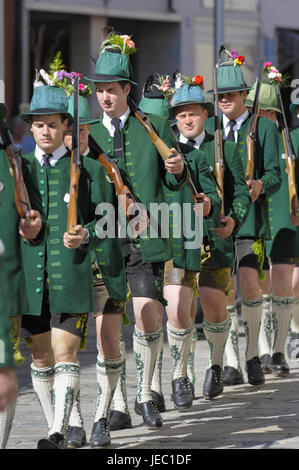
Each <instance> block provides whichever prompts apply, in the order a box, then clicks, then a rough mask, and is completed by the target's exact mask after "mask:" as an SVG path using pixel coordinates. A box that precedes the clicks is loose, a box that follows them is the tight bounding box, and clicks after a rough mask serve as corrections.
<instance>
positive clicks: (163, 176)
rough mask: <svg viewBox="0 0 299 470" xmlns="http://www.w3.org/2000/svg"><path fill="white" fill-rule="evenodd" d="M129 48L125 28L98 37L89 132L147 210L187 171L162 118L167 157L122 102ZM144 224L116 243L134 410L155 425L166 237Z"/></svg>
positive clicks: (102, 362) (116, 326) (96, 439)
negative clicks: (98, 112)
mask: <svg viewBox="0 0 299 470" xmlns="http://www.w3.org/2000/svg"><path fill="white" fill-rule="evenodd" d="M134 50H135V45H134V43H133V41H131V39H130V38H129V37H128V36H118V35H112V36H110V37H108V38H107V39H106V40H105V41H103V43H102V47H101V51H100V56H99V58H98V61H97V63H96V67H95V76H94V77H92V78H90V80H92V81H93V82H95V85H96V94H97V99H98V102H99V105H100V107H101V109H102V110H103V118H102V119H101V122H100V123H99V124H97V125H95V126H93V128H92V131H91V134H92V136H93V137H94V138H95V140H96V141H98V142H99V145H100V146H101V147H102V149H103V150H104V152H105V153H106V154H107V155H108V156H111V157H113V158H115V161H116V162H117V164H118V167H119V169H120V171H121V174H122V176H123V179H124V182H125V184H126V185H127V186H128V187H129V188H130V189H131V191H132V194H133V196H134V198H135V199H136V200H137V201H138V202H140V203H142V204H143V205H144V207H145V208H146V210H147V212H148V214H150V213H151V208H152V207H153V206H152V204H154V205H155V207H156V205H159V204H160V203H161V202H163V201H164V191H165V189H164V188H165V186H164V185H168V186H170V187H172V188H173V189H176V188H177V189H179V188H181V187H182V186H183V185H184V184H185V183H186V176H187V171H186V169H185V166H184V162H183V160H182V158H181V157H180V156H179V155H178V154H177V152H176V150H175V149H174V148H173V147H174V146H175V143H174V139H173V137H172V133H171V128H170V126H169V123H168V122H167V120H166V119H163V118H160V117H158V116H151V121H152V124H153V126H154V128H155V130H156V132H157V133H158V135H159V136H160V137H161V138H162V140H164V142H165V143H166V144H167V145H168V147H169V148H170V149H172V150H171V154H172V155H173V157H172V158H168V159H167V160H166V161H165V163H164V162H163V160H162V158H161V157H160V155H159V154H158V152H157V150H156V149H155V147H154V146H153V144H152V143H151V141H150V138H149V136H148V134H147V132H146V131H145V129H144V128H143V126H142V125H141V123H140V122H139V121H138V119H137V118H136V117H135V116H134V115H133V114H132V113H131V111H130V108H129V107H128V104H127V96H128V94H129V92H130V89H131V85H133V84H136V83H135V82H134V78H133V71H132V66H131V63H130V60H129V56H128V54H129V53H130V52H132V51H133V52H134ZM155 222H156V220H155ZM167 223H168V221H167ZM155 225H156V224H155ZM156 228H157V229H158V231H159V230H160V229H161V226H160V222H158V226H157V227H156ZM162 228H163V227H162ZM151 230H153V226H149V227H148V229H147V231H146V233H144V234H142V236H140V237H137V238H134V237H132V236H131V238H130V237H129V236H127V237H123V250H124V256H125V263H126V270H127V276H128V283H129V287H130V292H131V296H132V299H133V307H134V314H135V320H136V326H135V331H134V351H135V357H136V368H137V399H136V402H135V411H136V413H137V414H140V415H141V416H142V418H143V421H144V423H145V424H146V425H147V426H148V427H150V428H154V429H155V428H159V427H161V426H162V423H163V421H162V417H161V416H160V414H159V412H158V410H157V408H156V407H155V405H154V403H153V401H152V396H151V388H150V387H151V380H152V375H153V370H154V365H155V362H156V359H157V351H158V344H159V340H160V336H161V328H160V318H161V314H162V311H163V302H164V298H163V269H164V262H165V261H167V260H168V259H169V258H170V257H171V243H170V239H169V238H167V237H165V238H163V237H162V236H161V234H160V233H156V234H155V235H154V236H151ZM120 325H121V323H120V321H119V320H117V319H115V320H114V323H113V324H112V326H111V328H110V335H109V336H108V335H107V336H105V337H103V349H104V350H105V355H104V356H102V357H98V364H99V366H101V370H102V371H105V370H107V368H108V367H109V361H110V362H111V360H112V359H113V358H115V357H116V354H117V352H118V350H119V332H120ZM104 342H105V343H104ZM110 375H111V376H112V374H110ZM116 383H117V380H116V381H115V379H114V378H113V377H111V380H110V384H111V385H110V389H111V390H113V389H114V388H115V386H116ZM112 394H113V393H111V396H112ZM98 398H99V400H98V407H97V411H96V416H97V417H98V418H100V419H102V418H103V419H105V418H106V415H107V411H108V410H107V407H106V406H103V402H101V397H100V396H99V397H98ZM101 417H102V418H101ZM98 421H99V420H98ZM93 431H94V432H93V433H92V445H94V446H97V445H99V443H100V442H101V441H102V434H103V433H104V432H105V431H104V430H102V429H101V428H100V425H98V424H97V422H95V424H94V430H93Z"/></svg>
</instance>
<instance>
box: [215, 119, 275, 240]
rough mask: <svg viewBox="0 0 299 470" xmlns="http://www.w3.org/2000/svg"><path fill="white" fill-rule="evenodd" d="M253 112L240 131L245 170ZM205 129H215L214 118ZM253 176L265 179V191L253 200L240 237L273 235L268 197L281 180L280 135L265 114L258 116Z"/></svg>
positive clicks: (240, 150)
mask: <svg viewBox="0 0 299 470" xmlns="http://www.w3.org/2000/svg"><path fill="white" fill-rule="evenodd" d="M249 120H250V115H249V116H248V117H247V119H246V120H245V121H244V122H243V123H242V125H241V128H240V130H239V131H238V142H237V148H238V153H239V155H240V157H241V161H242V165H243V171H244V174H245V170H246V160H247V148H246V136H247V133H248V126H249ZM206 129H207V130H208V132H210V133H213V130H214V118H210V119H208V120H207V121H206ZM254 173H255V176H254V178H255V179H256V180H258V179H260V180H262V181H263V184H264V190H265V194H264V195H261V196H260V197H259V199H258V201H256V202H254V203H252V204H251V208H250V211H249V214H248V216H247V219H246V221H245V222H244V224H243V225H242V227H240V229H239V231H238V233H237V234H236V236H237V237H257V238H265V239H270V236H271V235H270V224H269V217H268V199H269V197H270V196H271V195H272V194H274V193H275V192H277V191H278V189H279V187H280V184H281V175H280V168H279V161H278V135H277V128H276V125H275V123H274V122H272V121H270V119H266V118H258V122H257V138H256V142H255V156H254Z"/></svg>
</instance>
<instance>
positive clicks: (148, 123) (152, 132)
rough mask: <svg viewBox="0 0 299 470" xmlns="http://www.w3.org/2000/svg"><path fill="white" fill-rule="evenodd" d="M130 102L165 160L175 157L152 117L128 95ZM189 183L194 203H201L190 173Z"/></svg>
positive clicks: (178, 149) (132, 109)
mask: <svg viewBox="0 0 299 470" xmlns="http://www.w3.org/2000/svg"><path fill="white" fill-rule="evenodd" d="M128 104H129V107H130V109H131V111H132V112H133V113H134V115H135V117H136V118H137V119H138V121H139V122H140V123H141V125H142V126H143V127H144V129H145V130H146V132H147V133H148V135H149V138H150V140H151V142H152V144H153V145H154V146H155V147H156V149H157V151H158V152H159V154H160V155H161V157H162V158H163V160H164V161H165V160H168V158H171V157H173V154H172V153H171V151H170V149H169V147H168V146H167V145H166V144H165V142H163V140H162V139H161V137H159V136H158V134H157V133H156V132H155V130H154V128H153V126H152V123H151V121H150V119H149V118H148V117H147V116H146V115H145V113H144V112H143V111H141V109H139V108H138V106H137V104H136V103H135V102H134V101H133V100H132V98H131V97H130V96H128ZM174 141H175V145H176V150H177V152H178V153H179V154H180V155H181V157H182V158H183V160H185V157H184V155H182V153H181V150H180V148H179V146H178V143H177V141H176V138H175V137H174ZM188 185H189V188H190V192H191V195H192V199H193V201H194V203H195V204H196V203H201V202H202V200H201V199H200V198H199V197H198V191H197V189H196V187H195V184H194V182H193V181H192V178H191V176H190V175H189V177H188Z"/></svg>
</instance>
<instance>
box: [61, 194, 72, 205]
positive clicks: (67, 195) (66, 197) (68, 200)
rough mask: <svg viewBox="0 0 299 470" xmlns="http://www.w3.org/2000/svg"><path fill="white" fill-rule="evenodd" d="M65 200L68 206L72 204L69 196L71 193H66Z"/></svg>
mask: <svg viewBox="0 0 299 470" xmlns="http://www.w3.org/2000/svg"><path fill="white" fill-rule="evenodd" d="M63 200H64V202H65V203H66V204H68V203H69V202H70V195H69V193H65V195H64V198H63Z"/></svg>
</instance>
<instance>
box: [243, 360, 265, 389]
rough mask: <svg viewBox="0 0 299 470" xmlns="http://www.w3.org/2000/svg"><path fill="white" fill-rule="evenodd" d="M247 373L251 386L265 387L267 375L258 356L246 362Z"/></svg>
mask: <svg viewBox="0 0 299 470" xmlns="http://www.w3.org/2000/svg"><path fill="white" fill-rule="evenodd" d="M246 371H247V376H248V383H250V385H263V384H264V383H265V375H264V372H263V369H262V366H261V361H260V359H259V358H258V356H254V357H253V358H252V359H250V360H249V361H246Z"/></svg>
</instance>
